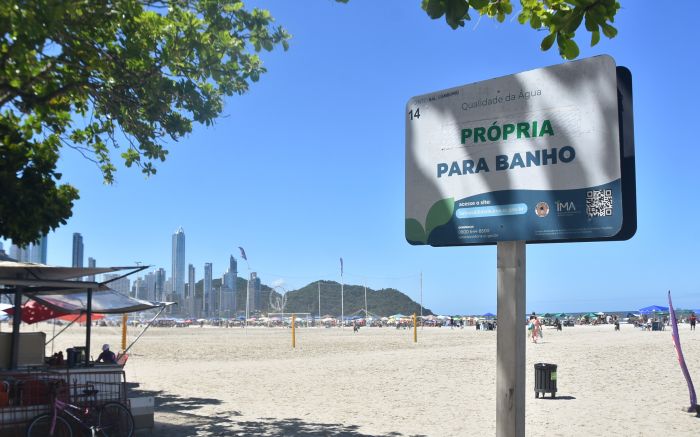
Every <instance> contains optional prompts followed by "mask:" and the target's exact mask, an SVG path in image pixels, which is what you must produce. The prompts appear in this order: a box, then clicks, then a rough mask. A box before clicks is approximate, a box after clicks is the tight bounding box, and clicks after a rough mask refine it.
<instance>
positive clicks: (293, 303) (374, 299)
mask: <svg viewBox="0 0 700 437" xmlns="http://www.w3.org/2000/svg"><path fill="white" fill-rule="evenodd" d="M247 283H248V281H246V280H245V279H244V278H241V277H239V278H238V281H237V283H236V286H237V292H236V301H237V302H238V309H239V311H241V310H243V309H245V295H246V287H247ZM319 283H320V285H321V314H322V315H326V314H330V315H331V316H334V317H340V312H341V308H340V283H338V282H335V281H323V280H321V281H315V282H312V283H310V284H308V285H306V286H304V287H302V288H300V289H298V290H291V291H289V292H287V305H286V307H285V309H284V311H285V312H287V313H311V314H312V315H318V288H319V287H318V285H319ZM203 284H204V281H203V280H199V281H197V284H196V287H195V290H196V291H195V293H196V295H197V296H198V297H200V298H201V296H202V289H203V286H204V285H203ZM220 287H221V279H213V280H212V288H213V289H214V290H218V289H219V288H220ZM261 288H262V293H261V294H262V295H261V296H260V298H261V299H260V300H261V304H262V312H263V313H268V312H269V311H270V293H276V292H275V291H274V290H273V289H272V288H271V287H269V286H267V285H265V284H262V287H261ZM343 297H344V306H345V308H344V309H345V315H346V316H350V315H353V314H359V313H361V314H360V315H363V314H364V308H365V289H364V287H363V286H361V285H349V284H345V286H344V288H343ZM367 311H369V313H370V314H374V315H377V316H381V317H384V316H390V315H392V314H397V313H401V314H406V315H410V314H413V313H414V312H415V313H416V314H420V304H419V303H417V302H414V301H413V300H412V299H411V298H409V297H408V296H406V295H405V294H403V293H402V292H401V291H399V290H396V289H394V288H383V289H381V290H373V289H371V288H367ZM431 314H433V312H432V311H430V310H429V309H427V308H425V307H424V308H423V315H431Z"/></svg>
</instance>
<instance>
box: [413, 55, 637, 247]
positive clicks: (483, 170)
mask: <svg viewBox="0 0 700 437" xmlns="http://www.w3.org/2000/svg"><path fill="white" fill-rule="evenodd" d="M619 76H622V77H623V79H625V81H622V85H621V84H620V82H621V81H620V79H619ZM627 82H629V83H627ZM626 85H628V86H626ZM620 88H622V90H621V89H620ZM625 93H627V94H625ZM625 99H627V100H625ZM623 103H624V107H625V109H626V111H622V110H621V109H622V108H623ZM631 103H632V100H631V75H629V71H628V70H626V69H624V68H622V67H620V68H617V67H616V65H615V61H614V60H613V59H612V58H611V57H610V56H597V57H593V58H588V59H583V60H580V61H574V62H568V63H565V64H561V65H555V66H552V67H546V68H541V69H537V70H532V71H527V72H524V73H518V74H514V75H510V76H505V77H500V78H496V79H490V80H486V81H483V82H477V83H474V84H470V85H465V86H462V87H457V88H451V89H447V90H443V91H438V92H434V93H430V94H425V95H421V96H417V97H414V98H412V99H410V100H409V101H408V104H407V105H406V114H405V115H406V239H407V240H408V242H409V243H411V244H430V245H433V246H455V245H469V244H494V243H496V242H498V241H515V240H524V241H527V242H529V243H537V242H564V241H590V240H620V239H628V238H630V237H631V236H632V235H634V232H635V231H636V204H635V200H634V198H635V186H634V142H633V134H632V111H631V109H632V107H631ZM623 123H625V126H624V127H623V125H622V124H623ZM623 134H624V135H623ZM623 151H624V155H623ZM623 175H624V177H623ZM630 175H631V180H630V181H628V180H627V178H628V177H630Z"/></svg>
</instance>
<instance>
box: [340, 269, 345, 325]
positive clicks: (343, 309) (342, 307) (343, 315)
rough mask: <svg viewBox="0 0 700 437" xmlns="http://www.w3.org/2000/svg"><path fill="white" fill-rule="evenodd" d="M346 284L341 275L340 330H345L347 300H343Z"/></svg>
mask: <svg viewBox="0 0 700 437" xmlns="http://www.w3.org/2000/svg"><path fill="white" fill-rule="evenodd" d="M344 287H345V284H344V283H343V275H342V274H341V275H340V329H345V306H344V305H345V300H344V299H343V292H344Z"/></svg>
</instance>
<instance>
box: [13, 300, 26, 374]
mask: <svg viewBox="0 0 700 437" xmlns="http://www.w3.org/2000/svg"><path fill="white" fill-rule="evenodd" d="M23 291H24V287H19V286H18V287H17V288H15V312H14V313H12V343H11V344H10V369H13V370H14V369H17V365H18V364H19V325H20V323H21V322H22V292H23Z"/></svg>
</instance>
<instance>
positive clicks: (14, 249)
mask: <svg viewBox="0 0 700 437" xmlns="http://www.w3.org/2000/svg"><path fill="white" fill-rule="evenodd" d="M10 258H14V259H16V260H17V261H19V262H30V259H29V248H28V247H19V246H17V245H16V244H12V245H11V246H10Z"/></svg>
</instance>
